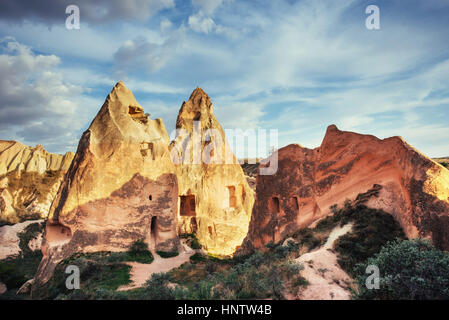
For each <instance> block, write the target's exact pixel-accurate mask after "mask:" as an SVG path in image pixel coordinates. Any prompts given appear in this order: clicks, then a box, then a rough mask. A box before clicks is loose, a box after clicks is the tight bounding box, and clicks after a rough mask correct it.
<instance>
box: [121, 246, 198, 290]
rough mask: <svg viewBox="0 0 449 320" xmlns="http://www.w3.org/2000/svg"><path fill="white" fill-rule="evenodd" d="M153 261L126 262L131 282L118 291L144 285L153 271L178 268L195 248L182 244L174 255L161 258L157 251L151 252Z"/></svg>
mask: <svg viewBox="0 0 449 320" xmlns="http://www.w3.org/2000/svg"><path fill="white" fill-rule="evenodd" d="M152 253H153V256H154V261H153V262H152V263H151V264H144V263H138V262H127V263H126V264H127V265H129V266H131V268H132V269H131V272H130V275H131V281H132V283H131V284H129V285H126V286H121V287H120V288H118V289H117V290H118V291H126V290H132V289H136V288H140V287H142V286H144V285H145V282H147V280H149V279H150V277H151V275H152V274H153V273H160V272H168V271H170V270H172V269H175V268H178V267H179V266H181V265H182V264H183V263H185V262H187V261H189V260H190V257H191V256H192V255H193V254H194V253H195V250H193V249H191V248H190V247H188V246H186V245H184V244H183V250H182V252H180V253H179V255H177V256H176V257H173V258H166V259H164V258H161V257H160V256H159V255H158V254H157V253H155V252H152Z"/></svg>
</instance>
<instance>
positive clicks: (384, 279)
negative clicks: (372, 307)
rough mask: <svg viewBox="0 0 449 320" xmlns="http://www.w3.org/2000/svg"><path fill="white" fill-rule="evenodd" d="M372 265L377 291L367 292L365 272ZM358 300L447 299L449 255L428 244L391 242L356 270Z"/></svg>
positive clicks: (421, 242) (423, 242)
mask: <svg viewBox="0 0 449 320" xmlns="http://www.w3.org/2000/svg"><path fill="white" fill-rule="evenodd" d="M369 265H375V266H377V267H378V268H379V272H380V288H379V289H367V288H366V283H365V282H366V278H367V277H368V276H370V274H366V273H365V271H366V268H367V266H369ZM356 273H357V274H358V277H357V282H358V285H359V293H358V294H357V298H359V299H394V300H397V299H407V300H430V299H431V300H436V299H449V254H448V253H447V252H443V251H440V250H437V249H436V248H435V247H434V246H433V245H432V244H431V243H430V242H429V241H427V240H422V239H417V240H404V241H399V240H397V241H393V242H389V243H388V244H387V245H385V246H384V247H383V248H382V249H381V251H380V252H379V253H378V254H376V255H375V256H374V257H372V258H369V259H368V261H367V262H366V263H364V264H359V265H357V266H356Z"/></svg>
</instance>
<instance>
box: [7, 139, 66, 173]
mask: <svg viewBox="0 0 449 320" xmlns="http://www.w3.org/2000/svg"><path fill="white" fill-rule="evenodd" d="M73 156H74V155H73V153H72V152H67V153H66V154H65V155H60V154H54V153H50V152H47V151H46V150H44V148H43V147H42V146H41V145H37V146H36V147H34V148H32V147H28V146H26V145H24V144H21V143H20V142H16V141H5V140H0V176H1V175H4V174H7V173H8V172H11V171H25V172H38V173H40V174H42V173H44V172H45V171H60V170H62V171H67V169H68V168H69V166H70V163H71V162H72V159H73Z"/></svg>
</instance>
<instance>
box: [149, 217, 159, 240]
mask: <svg viewBox="0 0 449 320" xmlns="http://www.w3.org/2000/svg"><path fill="white" fill-rule="evenodd" d="M150 234H151V239H152V241H153V242H154V243H155V242H156V240H157V217H156V216H153V217H151V226H150Z"/></svg>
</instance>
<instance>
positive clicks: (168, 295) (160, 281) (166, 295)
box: [145, 273, 175, 300]
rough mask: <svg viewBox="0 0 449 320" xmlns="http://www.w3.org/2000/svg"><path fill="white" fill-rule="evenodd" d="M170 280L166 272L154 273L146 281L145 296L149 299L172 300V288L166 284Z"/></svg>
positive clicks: (173, 296) (173, 295)
mask: <svg viewBox="0 0 449 320" xmlns="http://www.w3.org/2000/svg"><path fill="white" fill-rule="evenodd" d="M170 280H171V278H170V276H169V274H167V273H154V274H153V275H152V276H151V279H150V280H148V281H147V283H146V287H145V293H146V295H147V298H148V299H149V300H174V299H175V294H174V290H173V289H172V288H170V287H169V286H168V285H169V283H170Z"/></svg>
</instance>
